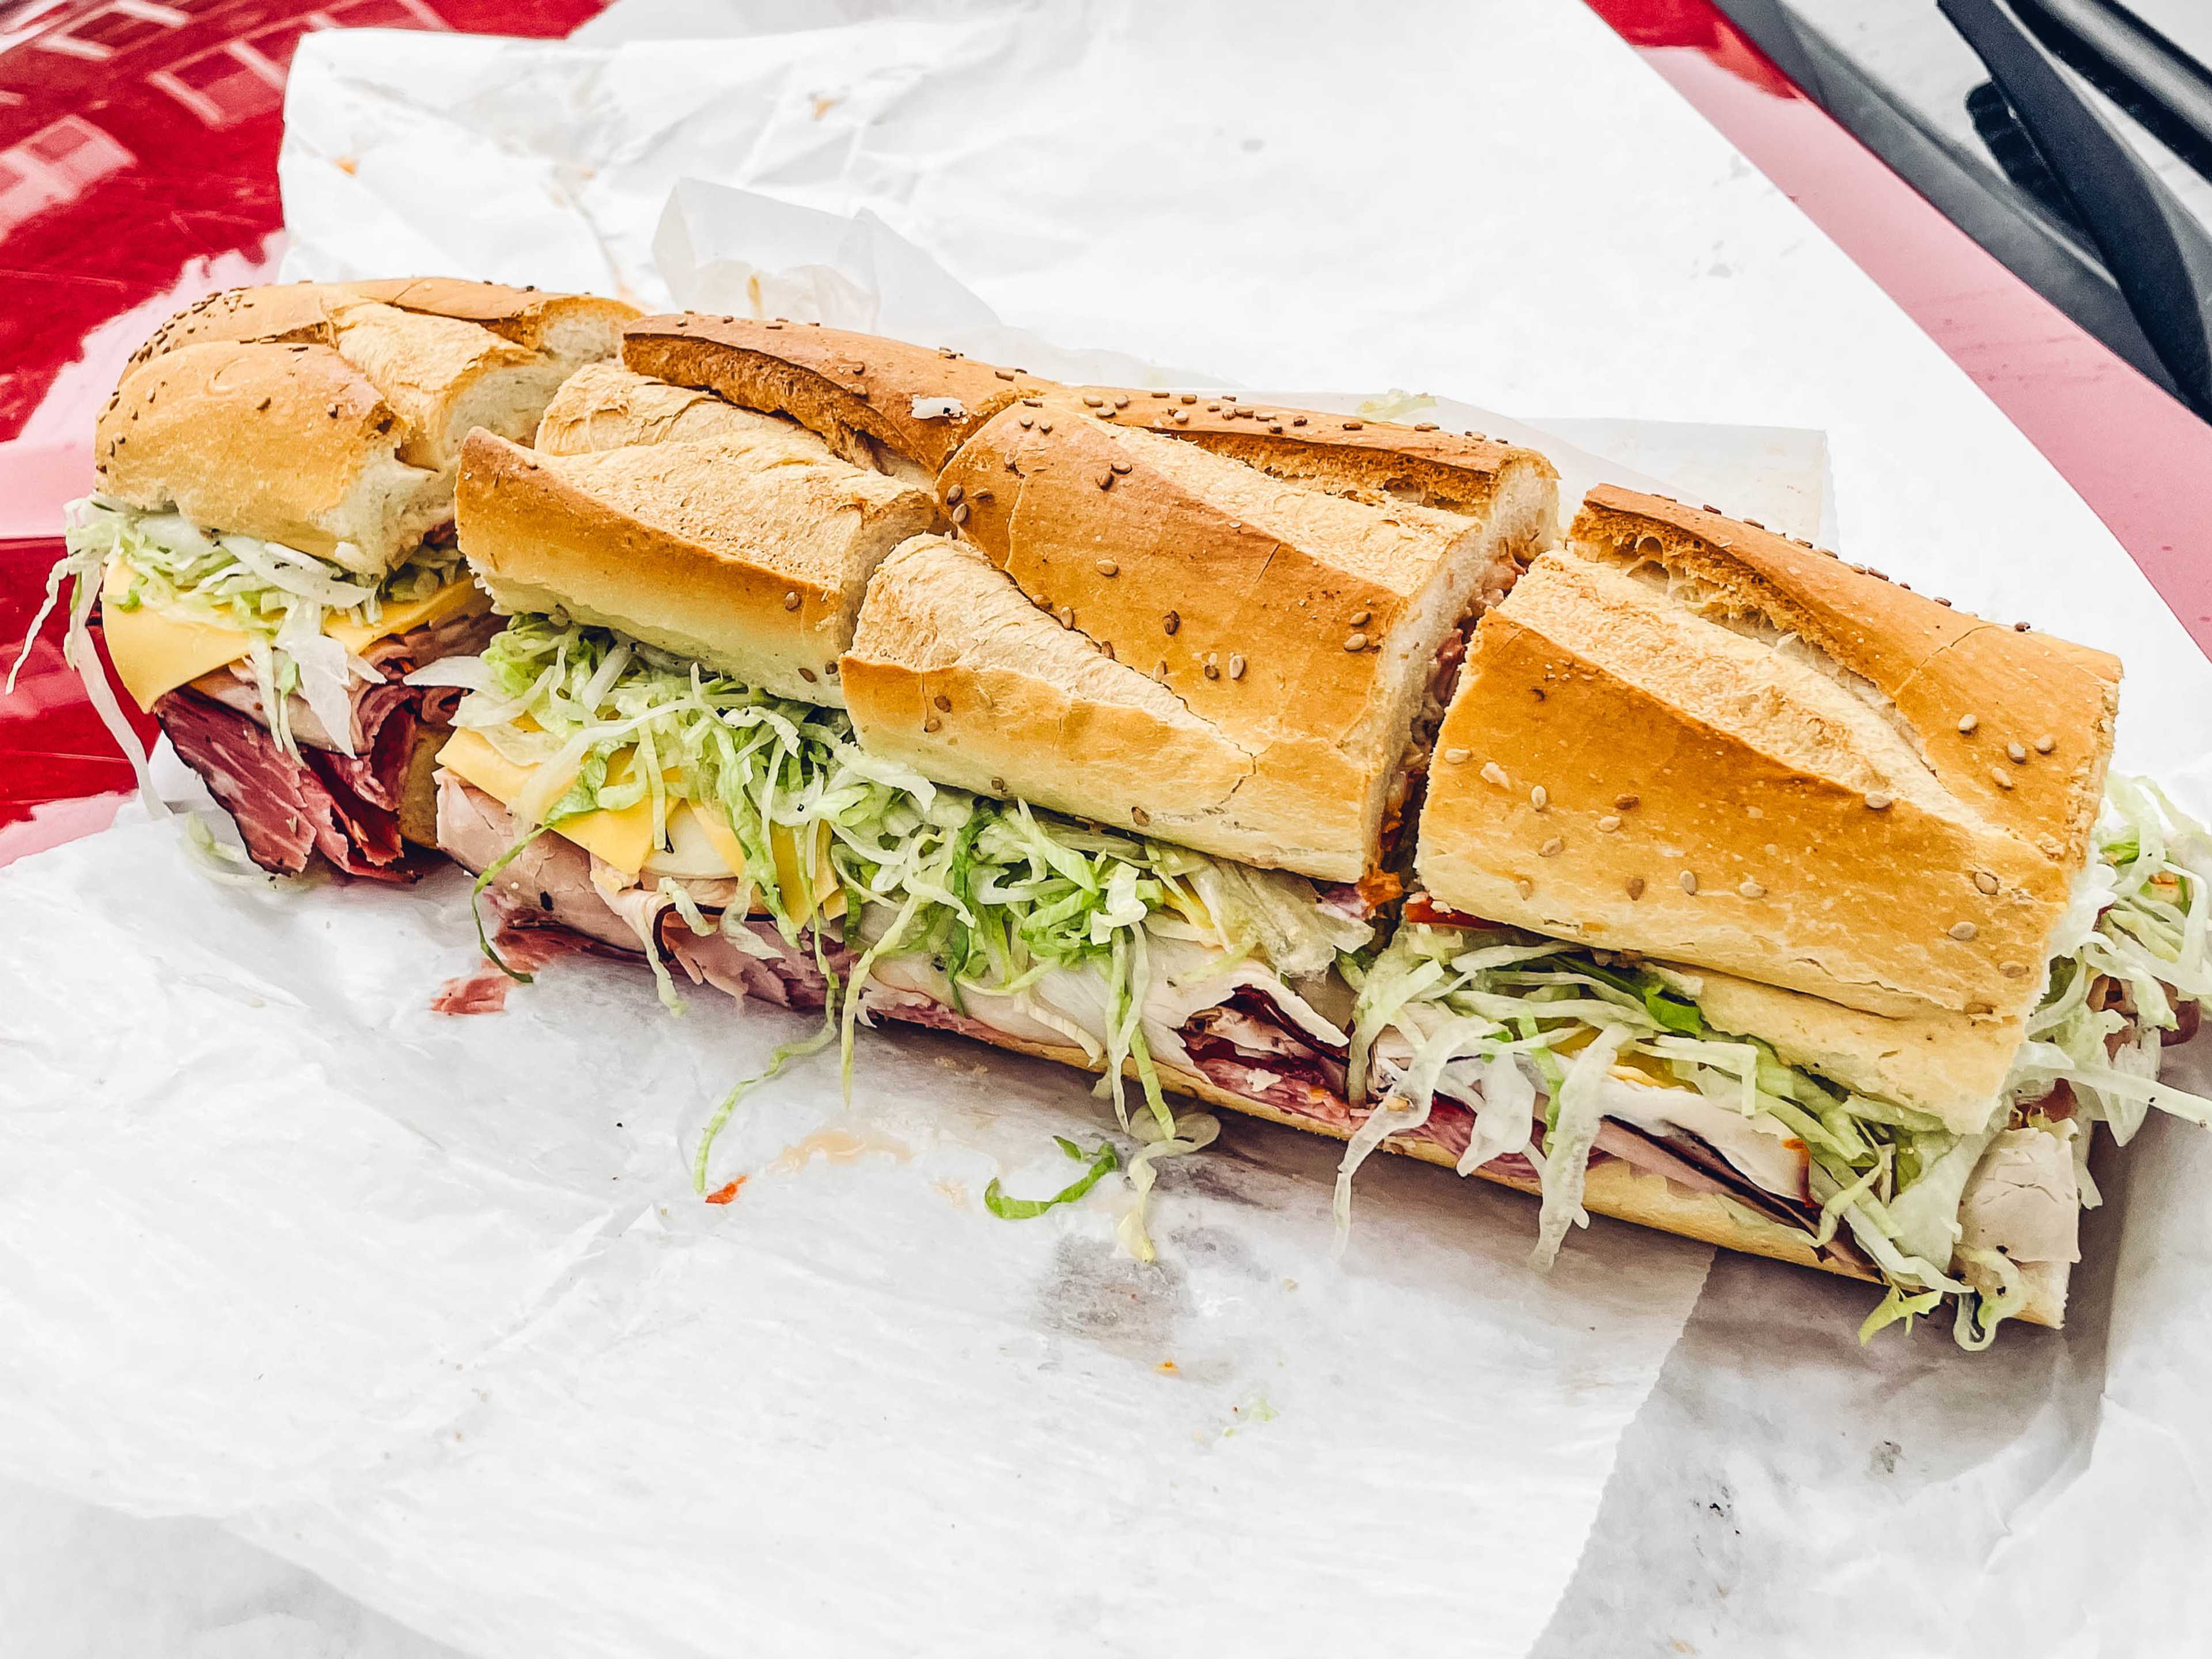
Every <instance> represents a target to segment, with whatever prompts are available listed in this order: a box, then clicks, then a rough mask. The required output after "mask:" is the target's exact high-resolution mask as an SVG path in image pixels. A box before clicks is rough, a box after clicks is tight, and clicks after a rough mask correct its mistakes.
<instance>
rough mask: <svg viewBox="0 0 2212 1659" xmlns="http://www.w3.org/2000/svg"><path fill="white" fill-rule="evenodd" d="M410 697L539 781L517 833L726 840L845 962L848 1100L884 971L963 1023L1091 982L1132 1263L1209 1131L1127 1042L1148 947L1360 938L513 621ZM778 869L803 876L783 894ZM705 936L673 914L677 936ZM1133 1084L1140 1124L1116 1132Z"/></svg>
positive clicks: (1302, 967)
mask: <svg viewBox="0 0 2212 1659" xmlns="http://www.w3.org/2000/svg"><path fill="white" fill-rule="evenodd" d="M416 678H417V680H418V681H419V682H421V683H426V684H427V683H433V682H435V683H436V684H449V685H460V686H464V687H465V688H466V689H467V690H468V694H469V695H468V696H466V697H465V698H464V699H463V700H462V702H461V704H460V707H459V710H458V711H457V713H456V715H455V724H456V725H457V726H461V727H463V728H466V729H471V730H474V731H477V732H480V733H481V734H482V735H483V738H484V739H485V740H486V741H487V742H489V743H490V744H492V746H493V747H494V748H495V749H496V750H498V751H499V752H500V753H501V754H502V755H503V756H505V757H507V759H508V760H510V761H512V762H513V763H516V764H518V765H522V766H528V767H533V768H537V769H538V771H537V772H536V775H535V776H534V778H533V780H532V788H531V789H530V790H527V791H526V792H525V793H523V794H522V795H520V796H518V797H517V799H515V800H514V801H513V802H512V803H510V805H512V806H513V810H514V811H515V812H516V814H517V816H518V817H520V818H522V819H523V820H524V821H525V822H526V823H527V824H529V825H530V826H532V828H538V827H546V826H551V827H555V828H557V827H558V825H559V823H561V822H562V820H563V819H565V818H567V817H570V816H572V815H574V814H578V813H582V812H588V811H623V810H625V809H628V808H631V807H634V806H635V805H638V804H639V803H640V802H646V801H649V802H651V803H652V806H653V824H654V834H655V838H656V841H657V842H659V844H660V845H661V846H663V847H665V846H666V845H667V842H666V839H665V837H666V826H667V819H668V814H669V812H670V811H671V810H673V808H674V806H675V805H678V804H679V803H683V804H689V805H693V806H694V807H696V808H703V809H705V810H708V811H713V812H715V813H717V814H719V815H720V817H723V818H724V819H726V822H727V823H728V824H729V827H730V829H731V831H732V834H733V836H735V838H736V840H737V842H738V847H739V848H740V849H741V851H742V852H743V854H744V883H745V884H746V888H747V891H746V893H745V894H744V898H745V899H746V901H747V902H748V903H757V906H758V907H759V908H760V909H761V910H763V911H764V912H765V913H766V914H767V915H769V917H770V918H772V919H773V921H774V922H775V926H776V928H777V930H778V931H779V932H780V933H781V934H782V936H783V937H784V939H786V940H787V942H788V943H791V944H793V945H796V944H798V943H799V941H800V940H801V939H805V938H808V937H811V939H813V941H814V943H815V946H816V950H817V958H819V957H821V954H822V951H823V938H824V936H825V934H829V935H831V936H832V937H833V938H835V939H836V942H837V943H839V944H842V945H843V946H844V947H845V948H846V949H848V950H851V951H855V952H857V953H858V959H857V960H856V961H855V962H854V964H853V966H852V969H851V970H850V973H849V975H848V976H847V979H846V981H845V982H844V983H843V984H842V987H836V985H835V983H834V981H833V994H832V997H831V1005H832V1006H831V1009H830V1014H829V1018H830V1019H831V1021H832V1022H833V1023H834V1025H835V1028H836V1031H837V1033H838V1036H839V1038H840V1048H841V1066H842V1073H843V1075H844V1076H845V1077H846V1078H847V1079H848V1086H849V1079H850V1077H851V1066H852V1053H853V1043H854V1032H855V1030H856V1028H857V1026H858V1025H859V1024H860V1021H861V1020H862V1019H863V1018H866V1004H865V1001H864V999H863V996H862V993H863V991H864V989H865V988H866V987H867V986H868V985H869V984H870V982H871V981H872V978H873V975H874V970H875V969H876V967H877V965H878V963H881V962H883V961H885V960H887V959H889V958H890V957H927V958H928V959H929V962H930V963H931V964H932V965H933V967H934V969H936V970H937V971H939V973H941V974H942V975H943V976H944V978H945V981H946V982H947V983H948V985H949V987H950V992H951V998H952V1000H953V1002H954V1004H955V1006H959V1007H963V1008H964V1007H965V1006H966V1002H967V1000H969V999H970V998H974V997H977V996H985V995H988V996H1003V997H1011V998H1015V999H1018V1000H1021V999H1025V998H1026V994H1028V993H1029V992H1030V990H1031V987H1036V986H1038V985H1039V983H1040V981H1044V980H1045V979H1046V978H1047V976H1048V975H1069V976H1073V980H1076V981H1079V980H1081V979H1082V978H1083V977H1084V976H1086V975H1092V976H1096V980H1097V982H1099V983H1100V984H1102V985H1103V991H1104V995H1103V1003H1102V1005H1101V1007H1100V1012H1099V1016H1098V1018H1097V1030H1095V1031H1092V1030H1080V1031H1078V1032H1073V1033H1071V1037H1072V1040H1074V1041H1075V1042H1077V1044H1078V1046H1079V1047H1081V1048H1084V1050H1085V1052H1086V1053H1088V1054H1093V1055H1095V1056H1096V1058H1097V1061H1098V1062H1099V1064H1100V1065H1101V1066H1102V1068H1103V1077H1102V1078H1101V1079H1100V1085H1099V1086H1100V1090H1101V1091H1102V1093H1104V1094H1105V1095H1107V1096H1108V1097H1109V1098H1111V1100H1112V1101H1113V1103H1114V1105H1115V1114H1116V1116H1117V1118H1118V1120H1119V1121H1121V1124H1122V1125H1123V1126H1124V1127H1128V1128H1131V1129H1132V1130H1133V1132H1135V1133H1138V1134H1139V1136H1140V1137H1145V1138H1146V1139H1148V1142H1149V1143H1150V1144H1148V1145H1147V1146H1146V1149H1145V1150H1144V1151H1142V1152H1139V1153H1138V1154H1137V1155H1136V1157H1135V1158H1133V1160H1132V1162H1131V1164H1130V1167H1129V1173H1130V1178H1131V1181H1132V1183H1133V1185H1135V1186H1136V1187H1137V1188H1138V1190H1139V1200H1140V1201H1139V1205H1138V1206H1137V1209H1136V1211H1135V1212H1134V1213H1136V1214H1137V1215H1138V1217H1139V1219H1138V1221H1137V1222H1136V1223H1135V1224H1134V1226H1133V1230H1132V1231H1131V1233H1130V1237H1128V1238H1127V1239H1125V1243H1130V1244H1131V1245H1132V1248H1133V1250H1134V1251H1135V1252H1136V1253H1138V1254H1140V1255H1141V1254H1144V1253H1145V1252H1146V1251H1149V1249H1150V1245H1149V1243H1147V1242H1145V1241H1144V1237H1143V1229H1142V1220H1141V1215H1142V1207H1143V1206H1142V1203H1141V1199H1142V1194H1143V1192H1144V1190H1145V1189H1146V1188H1148V1187H1149V1185H1150V1177H1151V1168H1152V1164H1153V1163H1154V1162H1156V1161H1157V1160H1158V1158H1167V1157H1173V1156H1178V1155H1180V1153H1182V1152H1188V1151H1193V1150H1195V1149H1196V1148H1195V1146H1193V1145H1191V1144H1190V1142H1191V1137H1192V1134H1193V1133H1195V1131H1194V1130H1193V1129H1191V1127H1190V1126H1191V1125H1193V1124H1194V1123H1198V1122H1211V1120H1210V1119H1205V1118H1204V1117H1203V1115H1197V1116H1195V1117H1194V1116H1191V1115H1186V1116H1185V1117H1184V1118H1182V1119H1181V1120H1178V1119H1177V1118H1176V1116H1175V1115H1174V1114H1173V1113H1172V1112H1171V1111H1170V1109H1169V1108H1168V1104H1167V1101H1166V1098H1165V1096H1164V1091H1163V1090H1162V1087H1161V1083H1160V1076H1159V1070H1158V1066H1157V1064H1156V1063H1155V1061H1154V1059H1153V1054H1152V1042H1151V1041H1150V1040H1149V1039H1148V1038H1147V1036H1146V1029H1145V1018H1144V1011H1145V1006H1146V997H1147V994H1148V991H1149V989H1150V987H1151V986H1152V974H1153V967H1152V959H1153V952H1154V948H1155V945H1158V944H1159V943H1161V942H1164V941H1179V942H1184V943H1186V944H1187V943H1188V942H1197V943H1200V944H1204V945H1208V946H1210V947H1212V950H1213V951H1216V952H1218V954H1219V956H1220V957H1222V958H1223V959H1225V961H1227V962H1234V961H1236V960H1237V959H1240V958H1243V957H1259V958H1261V959H1262V960H1264V961H1266V962H1267V963H1269V964H1270V965H1271V966H1272V967H1273V968H1275V969H1277V970H1279V971H1282V972H1291V973H1305V972H1319V971H1322V970H1323V969H1326V968H1328V966H1329V965H1331V964H1332V963H1334V960H1335V959H1336V956H1337V953H1338V952H1339V951H1344V950H1353V949H1358V948H1359V947H1362V946H1364V945H1366V944H1367V942H1368V940H1369V939H1370V938H1371V936H1372V930H1371V929H1370V928H1369V927H1367V926H1366V925H1365V924H1364V923H1359V922H1353V921H1346V920H1345V919H1343V918H1341V917H1335V916H1331V915H1328V913H1327V912H1325V911H1323V910H1322V908H1321V906H1320V903H1319V901H1318V896H1317V895H1316V893H1315V891H1314V889H1313V886H1312V884H1310V883H1309V882H1307V881H1305V880H1304V878H1300V877H1296V876H1288V875H1282V874H1279V873H1276V872H1256V871H1251V870H1247V869H1244V868H1243V867H1241V866H1234V865H1230V864H1226V863H1224V862H1222V861H1221V860H1214V859H1211V858H1207V857H1206V856H1204V855H1203V854H1197V853H1193V852H1189V851H1188V850H1186V849H1183V848H1175V847H1170V846H1168V845H1166V844H1164V843H1163V842H1155V841H1152V840H1149V839H1147V838H1146V837H1143V836H1134V835H1125V834H1122V833H1121V832H1118V831H1115V830H1110V829H1103V828H1101V827H1099V826H1097V825H1094V824H1085V823H1073V822H1071V821H1069V820H1066V819H1064V818H1060V817H1055V816H1054V815H1052V814H1049V813H1045V812H1040V811H1035V810H1034V809H1032V808H1031V807H1030V806H1029V805H1027V804H1026V803H1024V802H1021V801H1011V802H1009V801H1000V800H997V799H993V798H991V797H989V796H985V795H978V794H971V793H969V792H968V791H965V790H961V789H953V788H948V787H940V786H939V785H936V784H933V783H932V782H930V781H928V780H927V778H925V777H923V776H922V775H921V774H919V773H917V772H915V771H913V770H912V769H908V768H907V767H904V766H901V765H899V764H897V763H894V762H889V761H885V760H883V759H881V758H880V757H872V756H870V755H868V754H866V752H865V751H863V750H861V749H860V746H859V744H858V743H857V742H856V741H855V739H854V734H853V729H852V723H851V721H850V720H849V718H848V716H847V715H846V714H844V713H843V711H842V710H839V709H835V708H817V707H815V706H813V705H811V704H807V703H802V702H793V701H792V700H789V699H787V698H781V697H777V696H772V695H770V694H769V693H767V692H763V691H761V690H757V689H755V688H753V687H750V686H748V685H746V684H742V683H741V682H739V681H737V680H735V679H732V678H727V677H725V676H720V675H717V674H714V673H711V672H709V671H707V670H706V669H704V668H702V666H701V665H699V664H697V663H696V662H693V661H690V659H684V658H680V657H678V656H675V655H672V654H671V653H666V652H664V651H660V650H659V649H656V648H655V647H651V646H648V645H645V644H642V643H641V642H639V641H635V640H630V639H627V638H625V637H623V635H618V634H617V633H615V632H613V631H611V630H610V629H602V628H592V627H586V626H583V625H580V624H576V623H571V622H570V621H569V620H568V619H567V618H566V617H559V616H550V617H549V616H521V617H515V618H513V620H512V621H511V622H510V623H508V625H507V629H505V630H504V631H503V632H502V633H501V634H500V635H498V636H497V637H496V638H495V639H494V640H493V641H491V642H490V644H489V646H488V647H486V648H485V650H484V651H483V653H482V655H481V656H480V657H478V658H476V659H452V660H448V661H446V662H442V663H439V664H436V665H434V666H433V667H432V668H431V669H430V670H429V671H427V672H426V673H425V674H423V675H419V676H417V677H416ZM779 846H781V848H786V849H788V848H800V849H811V854H812V856H811V858H810V857H806V856H802V857H801V858H800V860H799V862H800V864H801V866H803V867H802V868H800V869H799V870H798V871H796V872H792V871H789V870H788V869H787V866H786V865H785V864H784V863H782V862H780V861H779V860H778V858H777V856H776V854H777V851H778V848H779ZM794 875H795V876H796V878H797V879H796V880H795V881H794V880H793V879H792V877H793V876H794ZM825 889H833V890H835V891H836V893H838V894H840V895H842V898H843V901H844V916H843V921H842V933H838V932H837V931H836V930H838V928H839V926H840V925H839V924H837V923H835V922H833V921H830V920H829V918H828V917H827V916H826V915H824V914H823V909H822V908H821V905H820V901H821V900H822V899H823V897H824V896H826V895H825V891H824V890H825ZM671 902H675V901H673V900H672V899H671ZM694 908H696V906H695V907H694ZM680 909H681V907H680V906H679V910H680ZM728 914H729V913H728V912H727V911H726V912H725V915H724V920H723V924H722V925H723V926H724V927H725V930H726V931H728V927H729V921H728ZM705 920H706V918H705V916H704V915H703V913H702V914H701V915H698V916H697V917H696V920H695V918H694V916H693V915H691V914H689V913H684V921H685V922H686V925H688V926H691V927H695V928H696V927H698V926H699V924H700V923H701V922H702V921H705ZM733 936H734V935H733ZM648 951H651V945H650V944H648ZM653 954H654V955H656V956H657V954H658V953H657V952H653ZM1058 982H1060V983H1062V984H1066V983H1069V982H1071V981H1067V980H1063V981H1058ZM1025 1006H1027V1004H1026V1002H1025ZM1028 1011H1029V1012H1032V1013H1033V1014H1034V1015H1035V1017H1036V1018H1040V1019H1043V1018H1045V1011H1043V1010H1042V1009H1037V1008H1035V1007H1028ZM1054 1023H1055V1029H1058V1022H1054ZM1125 1073H1134V1074H1135V1077H1136V1079H1137V1085H1138V1090H1139V1093H1140V1094H1141V1096H1142V1098H1143V1102H1144V1104H1145V1107H1146V1112H1145V1114H1144V1115H1143V1116H1142V1117H1141V1118H1138V1119H1134V1120H1133V1117H1132V1115H1131V1113H1130V1111H1129V1108H1128V1103H1127V1099H1126V1097H1125V1089H1126V1085H1125V1081H1124V1078H1125ZM747 1086H750V1085H747ZM1211 1138H1212V1135H1211V1132H1208V1133H1206V1137H1205V1139H1211ZM1204 1144H1205V1140H1200V1141H1199V1142H1198V1143H1197V1145H1204ZM699 1167H700V1170H701V1171H702V1174H701V1178H702V1179H703V1167H704V1166H703V1163H702V1164H700V1166H699Z"/></svg>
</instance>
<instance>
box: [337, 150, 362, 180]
mask: <svg viewBox="0 0 2212 1659" xmlns="http://www.w3.org/2000/svg"><path fill="white" fill-rule="evenodd" d="M331 165H332V166H333V167H337V170H338V171H339V172H340V173H343V174H345V176H346V177H347V178H349V179H350V178H352V177H353V176H354V175H355V174H356V173H359V172H360V171H361V162H360V161H358V160H357V159H356V157H354V156H351V155H341V156H338V157H337V158H336V159H335V160H334V161H332V162H331Z"/></svg>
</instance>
